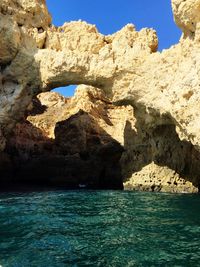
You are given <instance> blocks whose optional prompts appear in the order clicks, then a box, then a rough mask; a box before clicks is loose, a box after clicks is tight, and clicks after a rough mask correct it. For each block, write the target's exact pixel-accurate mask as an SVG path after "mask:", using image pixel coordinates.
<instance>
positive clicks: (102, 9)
mask: <svg viewBox="0 0 200 267" xmlns="http://www.w3.org/2000/svg"><path fill="white" fill-rule="evenodd" d="M46 1H47V6H48V8H49V11H50V13H51V14H52V17H53V24H54V25H56V26H60V25H62V24H63V23H64V22H66V21H71V20H78V19H81V20H85V21H87V22H88V23H91V24H96V26H97V28H98V30H99V32H101V33H102V34H112V33H114V32H116V31H118V30H120V29H121V28H122V27H123V26H124V25H126V24H127V23H133V24H134V25H135V26H136V29H137V30H140V29H141V28H144V27H148V28H154V29H155V30H156V31H157V35H158V38H159V50H162V49H164V48H168V47H170V46H171V45H173V44H175V43H177V42H178V40H179V38H180V35H181V32H180V30H179V29H178V28H177V26H176V25H175V23H174V21H173V15H172V10H171V1H170V0H154V1H150V0H67V1H66V0H60V1H55V0H46ZM74 88H75V86H68V87H67V88H58V89H56V91H58V92H60V93H61V94H63V95H65V96H71V95H73V93H74Z"/></svg>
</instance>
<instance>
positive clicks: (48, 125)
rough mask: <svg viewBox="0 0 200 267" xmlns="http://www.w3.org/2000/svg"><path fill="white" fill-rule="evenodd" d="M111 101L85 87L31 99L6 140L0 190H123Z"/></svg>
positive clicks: (120, 147)
mask: <svg viewBox="0 0 200 267" xmlns="http://www.w3.org/2000/svg"><path fill="white" fill-rule="evenodd" d="M75 91H76V92H75ZM110 105H111V103H110V101H109V100H108V99H106V97H105V95H104V94H103V92H102V91H101V90H100V89H97V88H94V87H91V86H86V85H79V86H78V87H77V86H76V85H71V86H67V87H66V88H65V87H62V88H57V89H54V90H52V91H51V92H45V93H41V94H39V95H38V96H37V97H35V98H34V99H33V101H32V103H31V105H30V107H29V108H28V111H27V112H26V117H25V118H24V119H23V120H21V121H20V122H18V123H17V124H16V127H15V128H14V130H13V133H12V134H11V136H10V138H9V140H8V143H7V146H6V149H5V152H4V159H5V160H4V164H3V165H2V166H0V168H1V170H0V171H1V173H2V176H3V177H4V179H3V180H2V186H1V187H2V189H3V188H5V187H7V188H10V189H12V188H14V189H15V188H16V187H17V186H18V187H19V188H20V189H21V188H30V189H31V188H35V187H39V188H51V187H53V188H59V189H60V188H62V189H83V188H84V189H120V190H121V189H123V181H122V174H121V166H120V158H121V155H122V153H123V146H122V145H121V144H120V143H119V142H118V141H117V140H115V138H113V137H112V136H111V132H110V128H111V127H112V122H111V121H109V112H110V110H109V109H112V107H110ZM108 128H109V129H108Z"/></svg>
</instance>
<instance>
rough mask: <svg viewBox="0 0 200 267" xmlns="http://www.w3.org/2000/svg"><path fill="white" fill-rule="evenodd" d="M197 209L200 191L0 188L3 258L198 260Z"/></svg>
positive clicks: (106, 262) (23, 262)
mask: <svg viewBox="0 0 200 267" xmlns="http://www.w3.org/2000/svg"><path fill="white" fill-rule="evenodd" d="M199 209H200V197H199V195H172V194H156V193H134V192H121V191H66V192H64V191H60V192H53V191H52V192H42V193H38V192H35V193H28V194H1V195H0V265H2V266H5V267H6V266H8V267H15V266H16V267H18V266H19V267H27V266H29V267H32V266H37V267H43V266H44V267H46V266H49V267H51V266H52V267H56V266H59V267H62V266H63V267H64V266H102V267H104V266H114V267H117V266H119V267H121V266H200V265H199V262H200V239H199V236H200V212H199Z"/></svg>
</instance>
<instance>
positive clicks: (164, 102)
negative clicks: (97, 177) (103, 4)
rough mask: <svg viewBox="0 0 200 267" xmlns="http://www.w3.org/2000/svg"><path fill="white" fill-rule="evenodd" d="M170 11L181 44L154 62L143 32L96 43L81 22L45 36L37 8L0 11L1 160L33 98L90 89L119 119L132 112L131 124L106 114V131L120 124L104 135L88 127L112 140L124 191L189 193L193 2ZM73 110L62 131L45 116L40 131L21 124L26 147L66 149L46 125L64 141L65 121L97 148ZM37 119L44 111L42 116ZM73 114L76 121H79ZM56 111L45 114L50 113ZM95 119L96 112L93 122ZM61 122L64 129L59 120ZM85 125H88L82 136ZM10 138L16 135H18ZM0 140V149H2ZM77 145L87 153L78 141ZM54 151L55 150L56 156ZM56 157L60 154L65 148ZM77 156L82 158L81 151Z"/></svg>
mask: <svg viewBox="0 0 200 267" xmlns="http://www.w3.org/2000/svg"><path fill="white" fill-rule="evenodd" d="M172 8H173V11H174V17H175V21H176V23H177V25H178V26H179V27H180V28H181V29H182V31H183V36H182V38H181V40H180V42H179V44H177V45H175V46H173V47H171V48H170V49H168V50H164V51H163V52H162V53H160V52H156V51H157V46H158V40H157V36H156V33H155V31H154V30H152V29H143V30H141V31H140V32H137V31H136V30H135V28H134V26H133V25H131V24H128V25H127V26H125V27H124V28H123V29H122V30H120V31H119V32H117V33H115V34H113V35H110V36H103V35H102V34H100V33H98V31H97V29H96V27H95V26H94V25H89V24H87V23H85V22H81V21H78V22H70V23H65V24H64V25H63V26H62V27H54V26H52V25H51V18H50V15H49V14H48V11H47V8H46V5H45V1H42V0H32V1H29V0H3V1H1V3H0V12H1V14H0V37H1V38H0V47H1V51H0V67H1V68H0V149H1V151H3V150H5V149H6V151H7V150H9V149H11V150H12V148H11V145H10V144H11V143H10V142H11V141H10V138H9V135H10V134H11V133H12V131H13V128H15V124H16V122H19V121H20V120H21V119H22V118H23V117H24V114H26V113H27V109H29V108H30V104H31V101H32V98H33V97H35V96H36V95H37V94H39V93H41V92H45V91H49V90H51V89H53V88H56V87H59V86H66V85H69V84H86V85H92V86H93V87H97V88H99V90H102V91H104V92H105V94H106V96H107V97H109V98H110V99H111V100H109V101H112V103H115V105H121V106H122V107H121V108H122V110H121V111H120V112H121V113H123V112H124V110H126V109H129V108H130V106H131V107H132V111H133V114H134V115H132V117H130V118H131V119H127V118H126V116H127V115H126V111H125V115H119V113H117V112H119V111H118V109H116V110H114V112H116V115H115V118H116V121H118V119H119V118H122V117H124V118H123V120H121V123H119V125H120V126H118V123H113V125H109V123H107V122H106V123H107V125H108V126H106V130H105V128H103V127H102V125H103V122H102V121H103V119H100V118H98V120H97V121H98V125H99V126H100V127H102V129H104V131H105V132H106V133H107V134H109V135H110V137H111V139H112V140H117V141H118V142H119V143H120V144H121V145H122V146H124V149H125V152H124V153H123V155H122V158H121V168H122V175H123V178H124V180H129V181H127V182H126V183H125V187H126V186H127V187H128V188H133V189H134V188H136V189H137V188H140V189H141V188H145V190H153V191H155V190H161V191H162V190H163V191H175V192H177V191H181V192H182V191H183V192H185V191H186V192H195V191H197V190H198V187H199V181H200V178H199V173H200V172H199V167H198V166H199V164H198V163H199V158H200V157H199V151H200V134H199V132H200V122H199V115H200V114H199V112H200V111H199V110H200V101H199V98H200V93H199V87H200V74H199V73H200V69H199V62H200V53H199V51H200V47H199V39H200V32H199V25H200V24H199V23H200V15H199V8H200V1H199V0H193V1H192V0H187V1H181V0H172ZM82 89H83V88H82ZM80 90H81V89H80ZM92 91H94V92H99V91H98V90H97V91H95V89H92ZM94 94H96V93H94ZM51 97H53V96H51ZM80 97H83V96H82V95H80ZM38 99H39V98H38ZM47 99H48V97H47ZM39 100H40V99H39ZM46 101H48V100H46ZM62 101H64V102H65V101H66V100H63V99H60V100H59V101H57V100H56V104H55V105H58V106H59V105H61V107H60V106H59V110H62ZM73 101H75V102H76V100H73ZM36 102H37V101H36ZM69 102H70V101H69ZM75 102H74V103H75ZM78 103H79V104H78ZM80 103H81V100H80V102H79V101H78V100H77V103H76V105H75V107H74V110H76V109H77V110H76V113H77V114H78V115H74V116H75V117H72V118H71V119H70V121H67V122H66V124H65V123H64V124H62V123H61V124H59V123H58V120H57V119H56V120H55V119H52V120H53V122H51V118H52V116H49V117H48V116H46V118H45V120H47V122H46V121H45V122H43V123H42V120H41V121H40V123H39V122H38V120H39V118H40V115H37V119H34V118H31V119H30V122H31V123H32V124H33V125H35V127H36V129H35V135H36V136H35V137H34V138H36V139H37V138H39V139H40V138H41V139H42V138H44V137H45V138H47V137H48V140H49V139H50V140H51V138H54V137H55V140H56V138H58V137H57V134H58V133H59V134H58V136H60V137H59V138H58V139H59V140H60V141H59V142H61V143H62V144H63V143H65V144H66V139H63V138H64V137H62V138H61V135H62V134H61V133H62V129H61V130H58V129H59V127H58V128H57V127H56V128H55V133H54V126H55V125H54V126H53V124H54V123H58V125H60V128H63V129H65V131H67V132H68V131H69V138H71V139H73V138H74V137H73V136H74V133H75V132H76V131H78V125H79V123H78V122H77V124H76V123H75V122H74V121H78V120H79V119H80V125H82V126H81V127H82V128H84V127H86V129H85V130H84V132H85V135H87V134H88V131H89V132H90V134H91V128H92V129H96V130H95V133H96V135H100V136H101V138H100V139H101V140H102V142H104V139H102V136H104V134H103V132H101V131H100V130H97V129H98V127H97V126H95V124H96V119H94V114H92V113H90V112H94V111H92V109H91V110H89V112H88V110H85V109H84V108H81V104H80ZM35 104H36V103H35ZM38 105H40V104H39V103H38ZM69 105H70V104H69ZM78 105H80V106H78ZM106 105H109V104H108V103H107V104H106ZM123 105H129V106H128V107H123ZM86 106H87V105H86ZM38 108H39V106H38ZM99 108H101V105H100V107H98V108H97V109H99ZM40 109H41V112H43V111H45V110H43V108H42V107H40ZM64 109H65V108H64ZM80 109H82V110H83V111H81V112H83V113H81V112H79V110H80ZM52 110H53V107H52ZM57 110H58V108H55V107H54V111H56V112H57ZM65 110H66V109H65ZM52 112H53V111H52ZM65 112H67V111H65ZM84 112H86V113H87V114H88V115H86V114H85V113H84ZM95 112H97V111H95ZM57 113H59V112H57ZM76 113H73V114H76ZM97 113H98V112H97ZM44 114H45V113H44ZM102 114H103V113H101V112H100V117H101V116H102ZM65 115H66V114H65ZM41 116H43V115H41ZM44 116H45V115H44ZM88 116H89V117H88ZM91 116H92V117H91ZM86 117H87V119H88V120H87V119H86ZM63 118H64V120H66V119H67V116H64V117H63ZM101 118H104V115H103V117H101ZM60 119H61V120H62V118H60ZM28 120H29V118H28ZM34 120H35V121H34ZM86 121H87V122H88V121H89V125H90V126H91V125H92V127H91V128H90V127H89V126H88V124H87V123H86ZM99 121H101V122H102V125H101V124H99ZM122 121H123V122H122ZM84 123H86V125H84ZM41 124H43V126H42V125H41ZM71 125H76V126H73V127H74V128H76V130H74V132H73V131H72V130H71V127H72V126H71ZM83 125H84V126H83ZM30 127H32V126H30ZM73 127H72V128H73ZM88 127H89V128H88ZM19 128H20V127H19ZM89 129H90V130H89ZM15 130H19V131H20V129H18V126H17V127H16V129H15ZM23 131H24V128H23ZM27 131H28V130H27ZM57 131H58V132H57ZM70 132H71V134H70ZM100 132H101V133H100ZM28 133H29V131H28V132H27V133H26V132H25V133H24V134H28ZM72 133H73V134H72ZM118 133H119V137H118ZM54 134H55V136H54ZM31 135H32V133H31ZM43 135H44V137H43ZM6 140H9V141H7V146H6ZM64 140H65V141H64ZM85 140H86V141H85V142H86V144H88V141H87V138H86V139H85ZM79 141H80V140H79ZM113 142H115V141H113ZM14 143H15V142H14ZM108 143H109V142H108ZM93 145H94V144H93ZM62 147H63V149H64V147H65V146H64V145H63V146H62ZM66 147H67V149H69V147H68V146H67V144H66ZM83 147H84V145H83ZM86 147H88V149H89V151H90V153H92V152H91V151H92V150H91V147H90V146H88V145H86ZM89 147H90V148H89ZM97 147H98V146H97ZM73 149H75V147H74V145H72V150H73ZM76 149H77V148H76ZM76 149H75V150H74V151H76ZM80 149H81V148H80ZM96 150H98V149H96ZM78 151H79V150H78ZM79 152H80V151H79ZM3 153H5V152H2V155H3ZM4 158H5V157H4ZM147 173H148V175H147ZM138 176H139V178H138V179H137V178H136V177H138ZM144 176H146V177H147V178H146V182H145V179H143V178H142V177H144ZM154 176H155V177H154ZM162 181H163V182H162ZM179 184H180V186H177V185H179ZM143 185H144V186H143ZM177 188H180V190H179V189H177Z"/></svg>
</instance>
